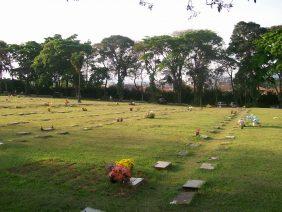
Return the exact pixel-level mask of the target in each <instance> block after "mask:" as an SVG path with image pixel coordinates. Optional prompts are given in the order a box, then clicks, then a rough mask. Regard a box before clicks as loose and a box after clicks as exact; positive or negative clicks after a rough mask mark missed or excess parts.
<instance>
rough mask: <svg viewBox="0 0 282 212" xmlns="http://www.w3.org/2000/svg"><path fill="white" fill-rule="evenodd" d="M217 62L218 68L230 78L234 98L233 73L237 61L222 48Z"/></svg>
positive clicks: (236, 66)
mask: <svg viewBox="0 0 282 212" xmlns="http://www.w3.org/2000/svg"><path fill="white" fill-rule="evenodd" d="M217 63H218V65H219V67H218V70H221V71H222V72H224V73H227V74H228V76H229V78H230V83H231V88H232V94H233V98H234V97H235V89H234V74H235V71H236V69H237V68H238V65H237V61H236V60H235V59H234V58H232V56H231V55H230V53H229V52H228V51H226V50H222V51H221V53H220V58H219V59H218V60H217Z"/></svg>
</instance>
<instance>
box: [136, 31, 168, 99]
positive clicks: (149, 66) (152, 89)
mask: <svg viewBox="0 0 282 212" xmlns="http://www.w3.org/2000/svg"><path fill="white" fill-rule="evenodd" d="M166 37H167V36H154V37H150V38H145V39H143V41H141V42H138V43H136V44H135V46H134V49H135V51H136V52H138V54H139V55H140V57H139V59H140V61H141V63H142V64H143V66H144V69H145V70H146V72H147V75H148V76H149V93H150V98H151V100H152V101H155V100H156V92H157V87H156V75H157V73H158V72H159V71H160V64H161V61H162V58H163V55H162V54H163V42H162V41H163V40H164V39H165V38H166Z"/></svg>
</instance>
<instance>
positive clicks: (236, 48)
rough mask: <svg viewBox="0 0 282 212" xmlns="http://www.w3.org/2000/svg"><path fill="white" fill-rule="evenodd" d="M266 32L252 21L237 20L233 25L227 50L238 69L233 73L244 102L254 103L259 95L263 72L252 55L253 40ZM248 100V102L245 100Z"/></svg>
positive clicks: (253, 48)
mask: <svg viewBox="0 0 282 212" xmlns="http://www.w3.org/2000/svg"><path fill="white" fill-rule="evenodd" d="M265 32H266V29H265V28H262V27H260V25H259V24H256V23H253V22H248V23H246V22H243V21H241V22H239V23H237V24H236V25H235V28H234V30H233V33H232V36H231V42H230V44H229V47H228V51H229V52H230V53H232V54H233V55H234V56H235V59H236V60H237V62H238V65H239V69H238V72H237V73H236V75H235V84H236V88H237V90H238V92H239V93H243V94H244V99H245V104H247V103H250V102H252V103H253V104H256V102H257V100H258V97H259V85H260V83H262V82H263V81H264V80H263V75H264V72H263V71H262V69H260V68H259V67H258V65H257V62H256V61H255V60H254V56H255V54H256V53H257V50H256V46H255V43H254V41H255V40H257V39H259V38H260V36H261V35H262V34H263V33H265ZM247 100H250V102H247Z"/></svg>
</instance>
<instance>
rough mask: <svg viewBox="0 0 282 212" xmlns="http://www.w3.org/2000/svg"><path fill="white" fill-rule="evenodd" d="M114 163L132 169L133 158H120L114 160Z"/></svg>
mask: <svg viewBox="0 0 282 212" xmlns="http://www.w3.org/2000/svg"><path fill="white" fill-rule="evenodd" d="M116 165H117V166H118V165H120V166H124V167H126V168H128V169H132V168H133V166H134V160H133V159H122V160H120V161H116Z"/></svg>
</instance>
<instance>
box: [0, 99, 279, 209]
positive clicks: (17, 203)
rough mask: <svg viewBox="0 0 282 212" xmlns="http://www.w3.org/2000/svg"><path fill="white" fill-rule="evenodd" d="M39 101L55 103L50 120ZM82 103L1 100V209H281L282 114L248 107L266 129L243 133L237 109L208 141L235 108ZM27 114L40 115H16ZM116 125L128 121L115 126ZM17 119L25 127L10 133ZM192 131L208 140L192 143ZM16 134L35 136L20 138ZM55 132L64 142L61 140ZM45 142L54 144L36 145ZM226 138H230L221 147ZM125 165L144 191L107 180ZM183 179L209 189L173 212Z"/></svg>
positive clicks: (52, 100)
mask: <svg viewBox="0 0 282 212" xmlns="http://www.w3.org/2000/svg"><path fill="white" fill-rule="evenodd" d="M6 98H7V99H8V100H7V101H6ZM45 102H52V107H51V112H48V110H47V108H48V107H47V106H43V104H44V103H45ZM71 103H74V102H72V101H71ZM83 103H84V104H90V105H83V106H74V107H65V106H64V100H63V99H39V98H33V99H31V98H17V97H12V98H10V97H0V118H1V119H0V142H3V143H4V145H1V146H0V211H79V210H81V209H83V208H85V207H86V206H89V207H93V208H98V209H101V210H104V211H240V210H241V211H281V210H282V201H281V200H282V180H281V179H282V165H281V161H282V139H281V138H282V111H281V110H276V109H259V108H254V109H251V110H250V113H254V114H256V115H257V116H259V117H260V119H261V121H262V127H246V128H244V129H243V130H241V129H239V128H238V127H236V123H237V120H238V118H239V117H240V116H243V115H245V114H246V112H247V111H246V110H242V111H240V114H239V115H238V116H237V117H236V118H234V119H232V120H231V121H229V122H227V123H226V126H223V127H222V128H223V129H220V130H219V133H216V134H212V133H209V132H208V131H209V130H211V129H213V127H214V126H217V125H220V124H221V122H222V121H224V119H225V117H226V116H229V115H230V111H231V109H228V108H221V109H219V108H203V109H202V110H201V109H200V108H194V109H193V111H192V112H189V111H188V109H187V107H184V106H169V105H164V106H161V105H155V104H145V103H144V104H143V103H142V104H137V105H136V106H129V105H128V103H119V105H116V104H115V103H113V102H99V101H83ZM16 106H17V107H21V108H16ZM81 107H86V108H87V110H88V111H86V112H84V111H82V110H81ZM130 107H133V108H134V111H132V112H131V111H130V110H129V108H130ZM150 110H153V111H154V112H155V113H156V118H155V119H145V118H144V116H145V115H146V113H147V112H148V111H150ZM29 112H36V114H30V115H22V114H20V113H25V114H28V113H29ZM62 112H63V113H62ZM3 115H4V116H3ZM275 116H276V117H278V119H273V117H275ZM118 117H123V118H124V122H121V123H118V122H115V120H116V118H118ZM43 119H50V120H49V121H43ZM21 121H23V122H29V123H25V124H20V125H15V126H7V124H8V123H11V122H21ZM75 124H78V125H79V126H75V127H73V126H72V125H75ZM52 125H53V126H54V127H55V131H52V132H48V133H47V132H41V130H40V127H41V126H43V127H50V126H52ZM84 127H89V128H92V129H91V130H88V131H85V130H83V128H84ZM196 128H201V133H202V134H207V135H210V136H211V137H212V139H211V140H207V141H201V140H199V139H195V137H194V131H195V129H196ZM21 131H27V132H31V134H30V135H25V136H19V135H17V132H21ZM60 131H68V132H69V133H70V134H69V135H58V134H57V132H60ZM44 134H50V135H52V136H53V137H51V138H36V136H38V135H44ZM229 134H234V135H235V136H236V138H235V139H234V140H230V142H231V143H230V144H228V145H221V143H222V142H224V141H227V140H226V139H224V138H225V136H226V135H229ZM191 142H199V143H200V144H201V145H200V146H199V147H195V148H192V147H189V146H188V145H187V144H188V143H191ZM226 147H228V148H226ZM181 150H187V151H188V152H189V154H188V156H187V157H177V153H178V152H179V151H181ZM210 156H218V157H219V158H220V160H218V161H216V162H215V163H217V167H216V169H215V170H214V171H212V172H206V171H202V170H200V169H199V167H200V165H201V163H202V162H206V161H208V157H210ZM123 158H133V159H134V160H135V167H134V170H133V175H134V176H137V177H143V178H145V183H144V184H143V185H141V186H139V187H137V188H130V187H127V186H123V185H121V184H112V183H110V182H109V180H108V178H107V175H106V169H105V166H106V165H107V164H108V163H110V162H112V161H116V160H119V159H123ZM158 160H166V161H171V162H172V163H173V166H172V167H171V169H169V170H164V171H158V170H155V169H154V168H152V166H153V164H154V163H155V162H156V161H158ZM187 179H203V180H206V181H207V183H206V184H205V186H204V187H203V188H202V189H201V190H200V191H199V193H198V194H197V195H196V197H195V198H194V199H193V201H192V203H191V204H190V205H189V206H175V205H173V206H172V205H169V202H170V201H172V199H173V198H174V196H176V195H177V194H178V193H179V192H180V191H181V186H182V184H184V183H185V181H186V180H187Z"/></svg>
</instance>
